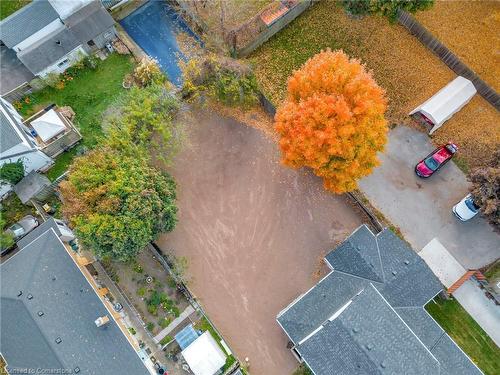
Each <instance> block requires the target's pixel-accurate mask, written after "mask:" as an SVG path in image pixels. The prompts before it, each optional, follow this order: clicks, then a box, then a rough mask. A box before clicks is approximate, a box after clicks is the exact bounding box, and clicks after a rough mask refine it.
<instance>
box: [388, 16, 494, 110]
mask: <svg viewBox="0 0 500 375" xmlns="http://www.w3.org/2000/svg"><path fill="white" fill-rule="evenodd" d="M397 20H398V22H399V23H400V24H401V25H402V26H404V27H405V28H406V29H407V30H408V31H409V32H410V33H411V34H412V35H414V36H415V37H416V38H417V39H418V40H419V41H420V42H421V43H422V44H423V45H425V46H426V47H427V48H429V49H430V50H431V51H432V52H433V53H434V54H435V55H436V56H437V57H439V58H440V59H441V61H442V62H444V63H445V64H446V65H447V66H448V67H449V68H450V69H451V70H453V71H454V72H455V73H456V74H458V75H460V76H462V77H465V78H467V79H469V80H470V81H472V83H473V84H474V87H475V88H476V90H477V92H478V93H479V94H480V95H481V96H482V97H483V98H484V99H486V100H487V101H488V102H489V103H490V104H491V105H492V106H494V107H495V108H496V109H497V110H500V96H499V95H498V93H497V92H496V91H495V90H494V89H493V88H492V87H490V86H489V85H488V84H487V83H486V82H484V81H483V80H482V79H481V78H480V77H479V76H478V75H477V74H476V73H474V72H473V71H472V70H471V69H470V68H469V67H468V66H467V65H465V64H464V63H463V62H462V61H461V60H460V59H459V58H458V57H457V56H456V55H455V54H454V53H453V52H451V51H450V50H449V49H448V48H447V47H446V46H445V45H444V44H443V43H441V42H440V41H439V40H438V39H436V38H435V37H434V36H433V35H432V34H431V33H430V32H429V31H428V30H427V29H426V28H425V27H424V26H423V25H422V24H420V23H419V22H418V21H417V20H416V19H415V18H413V16H412V15H411V14H410V13H408V12H405V11H404V10H401V9H400V10H399V11H398V16H397Z"/></svg>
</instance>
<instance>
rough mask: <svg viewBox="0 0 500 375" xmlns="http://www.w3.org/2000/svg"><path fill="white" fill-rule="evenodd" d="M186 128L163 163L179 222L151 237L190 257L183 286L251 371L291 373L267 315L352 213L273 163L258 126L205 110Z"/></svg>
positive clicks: (339, 235) (289, 297)
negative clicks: (172, 183) (172, 158)
mask: <svg viewBox="0 0 500 375" xmlns="http://www.w3.org/2000/svg"><path fill="white" fill-rule="evenodd" d="M189 128H190V130H189V133H190V134H189V137H188V138H189V145H188V146H186V147H185V149H184V150H183V151H182V152H181V153H180V155H179V156H178V158H177V160H176V162H175V163H174V165H175V167H174V168H173V170H172V173H173V175H174V176H175V178H176V180H177V182H178V192H179V207H180V215H179V223H178V225H177V228H176V229H175V231H174V232H173V233H171V234H169V235H168V236H164V237H162V238H161V239H160V241H159V245H160V247H162V248H163V249H164V250H170V249H173V250H174V251H175V253H176V254H177V255H181V256H187V257H188V258H189V267H190V269H189V274H190V276H191V277H192V281H191V287H192V290H193V291H194V293H195V294H196V295H197V297H198V298H199V299H200V301H201V303H202V304H203V305H204V307H205V308H206V310H207V312H208V314H209V316H210V318H211V319H212V320H213V321H214V323H215V324H216V326H217V327H218V328H219V330H220V331H221V332H222V334H223V335H224V336H225V338H226V340H227V341H228V342H229V345H230V346H231V347H232V348H233V350H235V352H236V355H237V356H238V357H239V358H240V359H244V358H245V357H248V358H249V359H250V370H251V372H252V374H259V375H261V374H266V375H274V374H290V373H291V372H292V371H293V369H294V368H295V367H296V366H297V365H298V363H297V361H296V360H295V359H294V357H293V356H292V354H291V353H290V351H289V350H288V349H286V345H287V342H288V340H287V338H286V336H285V334H284V333H283V332H282V330H281V329H280V328H279V326H278V324H277V323H276V321H275V318H276V315H277V314H278V312H279V311H280V310H281V309H283V308H284V307H285V306H287V305H288V304H289V303H290V302H292V301H293V300H294V299H295V298H296V297H298V296H299V295H300V294H301V293H304V292H305V291H307V289H309V288H310V287H311V286H312V285H313V284H314V283H315V281H316V280H317V279H318V278H319V276H320V274H321V275H322V274H323V273H324V272H325V270H324V269H322V268H321V263H320V259H321V257H322V256H323V255H324V254H325V253H326V252H327V251H328V250H329V249H331V248H332V247H333V246H334V244H335V243H337V242H339V241H341V240H342V239H344V238H345V236H346V235H347V234H349V233H350V232H351V231H352V230H353V229H354V228H356V227H357V226H359V225H360V224H361V219H360V218H359V217H358V216H357V214H356V212H355V211H354V210H353V209H352V208H351V207H350V206H349V205H348V204H347V203H346V201H345V199H344V198H343V197H338V196H333V195H330V194H328V193H325V192H324V190H323V188H322V184H321V181H320V180H319V179H317V178H315V177H314V176H313V175H311V174H310V173H304V172H295V171H292V170H289V169H287V168H285V167H282V166H281V165H280V164H279V155H278V150H277V147H276V145H275V144H274V143H272V141H270V140H268V139H267V138H265V137H264V136H263V135H262V133H261V132H259V131H258V130H256V129H254V128H250V127H247V126H245V125H242V124H239V123H237V122H235V121H233V120H230V119H226V118H221V117H219V116H217V115H215V114H211V113H203V114H199V115H198V116H197V118H196V119H195V120H194V121H193V123H192V124H190V125H189ZM320 271H321V272H320Z"/></svg>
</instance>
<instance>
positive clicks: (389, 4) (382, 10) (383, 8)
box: [342, 0, 434, 21]
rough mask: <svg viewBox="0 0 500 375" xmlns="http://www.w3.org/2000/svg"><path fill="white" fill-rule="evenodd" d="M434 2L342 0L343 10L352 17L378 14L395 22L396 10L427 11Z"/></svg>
mask: <svg viewBox="0 0 500 375" xmlns="http://www.w3.org/2000/svg"><path fill="white" fill-rule="evenodd" d="M433 4H434V0H342V5H343V6H344V8H345V10H346V11H347V12H348V13H350V14H353V15H361V16H363V15H367V14H380V15H382V16H385V17H388V18H389V19H390V20H391V21H395V20H396V17H397V13H398V9H403V10H406V11H408V12H410V13H415V12H416V11H418V10H425V9H429V8H430V7H431V6H432V5H433Z"/></svg>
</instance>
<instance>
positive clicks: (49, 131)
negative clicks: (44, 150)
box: [31, 109, 66, 142]
mask: <svg viewBox="0 0 500 375" xmlns="http://www.w3.org/2000/svg"><path fill="white" fill-rule="evenodd" d="M31 126H32V127H33V129H35V130H36V132H37V133H38V136H39V137H40V138H42V141H44V142H47V141H48V140H50V139H51V138H53V137H55V136H56V135H58V134H60V133H62V132H63V131H64V130H65V129H66V125H65V124H64V122H63V121H62V120H61V118H60V117H59V116H58V114H57V113H56V111H54V110H53V109H51V110H50V111H48V112H47V113H45V114H43V115H42V116H40V117H38V118H37V119H36V120H33V121H31Z"/></svg>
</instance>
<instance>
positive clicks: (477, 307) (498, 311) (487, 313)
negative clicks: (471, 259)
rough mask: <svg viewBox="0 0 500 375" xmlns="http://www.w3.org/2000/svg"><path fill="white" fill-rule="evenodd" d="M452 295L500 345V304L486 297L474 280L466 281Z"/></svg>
mask: <svg viewBox="0 0 500 375" xmlns="http://www.w3.org/2000/svg"><path fill="white" fill-rule="evenodd" d="M453 296H454V297H455V298H456V300H457V301H458V302H459V303H460V304H461V305H462V307H463V308H464V309H465V310H466V311H467V312H468V313H469V314H470V315H471V316H472V317H473V318H474V320H475V321H476V322H477V324H479V325H480V326H481V328H482V329H484V330H485V332H486V333H487V334H488V336H490V337H491V339H492V340H493V341H494V342H495V343H496V344H497V345H498V346H499V347H500V306H497V305H495V303H494V302H493V301H492V300H489V299H488V298H486V296H485V295H484V291H483V290H482V289H480V288H479V285H478V283H477V282H476V281H475V280H468V281H466V282H465V283H464V284H463V285H462V286H461V287H460V288H458V289H457V290H456V291H455V293H453Z"/></svg>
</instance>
